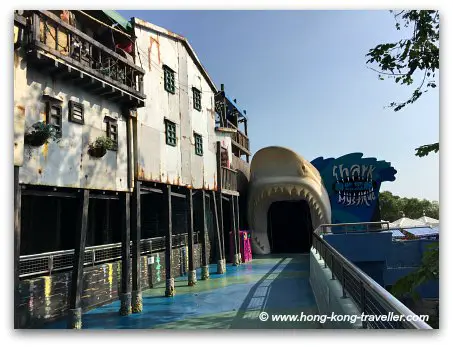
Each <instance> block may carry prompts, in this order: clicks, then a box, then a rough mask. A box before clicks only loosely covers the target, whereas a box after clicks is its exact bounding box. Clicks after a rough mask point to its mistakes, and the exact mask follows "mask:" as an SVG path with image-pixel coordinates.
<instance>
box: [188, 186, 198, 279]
mask: <svg viewBox="0 0 453 347" xmlns="http://www.w3.org/2000/svg"><path fill="white" fill-rule="evenodd" d="M186 199H187V223H188V227H189V233H188V234H189V235H188V237H187V240H188V244H189V245H188V251H189V274H188V285H189V286H193V285H195V284H196V283H197V273H196V271H195V267H194V252H193V196H192V189H190V188H189V189H187V197H186Z"/></svg>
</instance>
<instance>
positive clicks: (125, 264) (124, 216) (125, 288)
mask: <svg viewBox="0 0 453 347" xmlns="http://www.w3.org/2000/svg"><path fill="white" fill-rule="evenodd" d="M120 206H121V208H120V211H121V294H120V301H121V307H120V315H121V316H127V315H129V314H131V313H132V306H131V298H132V296H131V285H130V282H129V277H130V274H131V262H130V259H131V246H130V244H131V237H130V232H131V228H130V223H131V221H130V211H131V210H130V208H131V206H130V193H128V192H126V193H123V196H122V199H121V200H120Z"/></svg>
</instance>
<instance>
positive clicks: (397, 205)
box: [379, 191, 439, 222]
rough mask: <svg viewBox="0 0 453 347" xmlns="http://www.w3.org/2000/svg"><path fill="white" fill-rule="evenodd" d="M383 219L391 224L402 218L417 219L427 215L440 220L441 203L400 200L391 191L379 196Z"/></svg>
mask: <svg viewBox="0 0 453 347" xmlns="http://www.w3.org/2000/svg"><path fill="white" fill-rule="evenodd" d="M379 208H380V210H381V219H383V220H388V221H390V222H392V221H395V220H397V219H399V218H401V217H402V214H404V215H405V216H406V217H408V218H413V219H417V218H420V217H421V216H423V214H425V215H426V216H427V217H431V218H434V219H439V203H438V202H437V201H429V200H427V199H417V198H400V197H399V196H397V195H393V194H392V193H391V192H389V191H384V192H382V193H380V194H379Z"/></svg>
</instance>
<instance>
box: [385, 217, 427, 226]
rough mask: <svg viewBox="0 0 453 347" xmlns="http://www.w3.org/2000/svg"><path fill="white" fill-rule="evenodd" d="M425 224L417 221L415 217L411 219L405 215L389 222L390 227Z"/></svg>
mask: <svg viewBox="0 0 453 347" xmlns="http://www.w3.org/2000/svg"><path fill="white" fill-rule="evenodd" d="M424 226H427V224H425V223H423V222H422V221H419V220H417V219H411V218H407V217H402V218H400V219H397V220H396V221H394V222H392V223H390V228H413V227H424Z"/></svg>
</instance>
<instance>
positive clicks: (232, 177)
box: [222, 166, 238, 192]
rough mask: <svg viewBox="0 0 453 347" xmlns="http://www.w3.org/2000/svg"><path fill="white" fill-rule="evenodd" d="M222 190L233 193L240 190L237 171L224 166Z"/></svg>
mask: <svg viewBox="0 0 453 347" xmlns="http://www.w3.org/2000/svg"><path fill="white" fill-rule="evenodd" d="M222 190H228V191H232V192H235V191H237V190H238V186H237V172H236V170H232V169H229V168H227V167H224V166H222Z"/></svg>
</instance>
